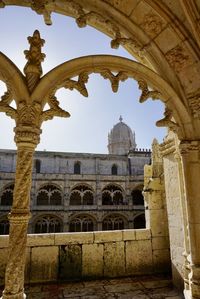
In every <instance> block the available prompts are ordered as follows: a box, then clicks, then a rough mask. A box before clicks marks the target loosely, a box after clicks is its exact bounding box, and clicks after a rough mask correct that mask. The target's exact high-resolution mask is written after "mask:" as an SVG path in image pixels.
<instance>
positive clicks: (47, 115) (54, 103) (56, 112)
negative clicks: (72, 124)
mask: <svg viewBox="0 0 200 299" xmlns="http://www.w3.org/2000/svg"><path fill="white" fill-rule="evenodd" d="M47 103H48V104H49V107H50V109H48V110H45V111H43V112H42V116H41V119H40V121H41V123H42V122H43V121H47V120H50V119H52V118H53V117H54V116H59V117H70V114H69V112H67V111H65V110H63V109H62V108H60V107H59V101H58V100H57V98H56V96H55V95H53V94H52V95H50V96H49V98H48V100H47Z"/></svg>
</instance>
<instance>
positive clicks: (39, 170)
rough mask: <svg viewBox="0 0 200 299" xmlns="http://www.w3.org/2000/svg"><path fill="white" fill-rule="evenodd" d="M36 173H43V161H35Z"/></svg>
mask: <svg viewBox="0 0 200 299" xmlns="http://www.w3.org/2000/svg"><path fill="white" fill-rule="evenodd" d="M35 171H36V173H40V172H41V161H40V160H38V159H37V160H35Z"/></svg>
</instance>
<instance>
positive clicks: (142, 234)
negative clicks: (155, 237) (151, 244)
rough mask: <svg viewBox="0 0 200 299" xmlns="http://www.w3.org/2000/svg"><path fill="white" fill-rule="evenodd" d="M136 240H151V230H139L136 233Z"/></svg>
mask: <svg viewBox="0 0 200 299" xmlns="http://www.w3.org/2000/svg"><path fill="white" fill-rule="evenodd" d="M135 234H136V240H146V239H148V240H149V239H151V230H150V229H137V230H136V231H135Z"/></svg>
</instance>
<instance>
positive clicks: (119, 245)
mask: <svg viewBox="0 0 200 299" xmlns="http://www.w3.org/2000/svg"><path fill="white" fill-rule="evenodd" d="M124 273H125V256H124V242H113V243H105V244H104V276H105V277H117V276H122V275H124Z"/></svg>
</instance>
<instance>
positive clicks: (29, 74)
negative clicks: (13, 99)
mask: <svg viewBox="0 0 200 299" xmlns="http://www.w3.org/2000/svg"><path fill="white" fill-rule="evenodd" d="M28 42H29V44H30V49H29V50H25V51H24V54H25V57H26V59H27V63H26V65H25V67H24V73H25V74H26V79H27V83H28V88H29V90H30V91H33V89H34V87H35V86H36V84H37V83H38V81H39V78H40V76H41V75H42V66H41V62H42V61H43V60H44V58H45V54H44V53H42V52H41V48H42V46H43V45H44V43H45V41H44V40H43V39H41V38H40V33H39V31H38V30H35V32H34V33H33V36H29V37H28Z"/></svg>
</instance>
